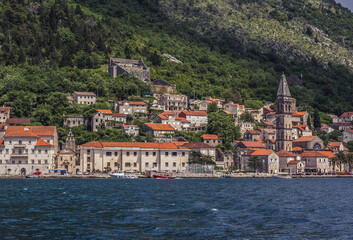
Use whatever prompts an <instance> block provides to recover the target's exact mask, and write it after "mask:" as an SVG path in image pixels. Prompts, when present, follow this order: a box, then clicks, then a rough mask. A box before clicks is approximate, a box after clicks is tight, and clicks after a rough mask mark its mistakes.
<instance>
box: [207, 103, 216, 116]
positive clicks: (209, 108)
mask: <svg viewBox="0 0 353 240" xmlns="http://www.w3.org/2000/svg"><path fill="white" fill-rule="evenodd" d="M213 112H218V106H217V103H210V104H208V105H207V113H208V114H210V113H213Z"/></svg>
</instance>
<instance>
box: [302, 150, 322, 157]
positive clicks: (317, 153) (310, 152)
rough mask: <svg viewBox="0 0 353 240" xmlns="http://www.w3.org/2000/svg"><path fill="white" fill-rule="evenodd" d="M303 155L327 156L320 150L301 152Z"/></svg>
mask: <svg viewBox="0 0 353 240" xmlns="http://www.w3.org/2000/svg"><path fill="white" fill-rule="evenodd" d="M300 156H302V157H327V156H326V155H325V154H322V153H321V152H318V151H305V152H302V154H300Z"/></svg>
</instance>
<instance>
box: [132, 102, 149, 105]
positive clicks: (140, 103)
mask: <svg viewBox="0 0 353 240" xmlns="http://www.w3.org/2000/svg"><path fill="white" fill-rule="evenodd" d="M129 103H130V105H147V104H146V103H145V102H129Z"/></svg>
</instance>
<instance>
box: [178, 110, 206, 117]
mask: <svg viewBox="0 0 353 240" xmlns="http://www.w3.org/2000/svg"><path fill="white" fill-rule="evenodd" d="M181 113H184V114H185V115H189V116H206V117H207V116H208V115H207V112H204V111H182V112H181ZM181 113H180V114H181ZM180 114H179V116H180Z"/></svg>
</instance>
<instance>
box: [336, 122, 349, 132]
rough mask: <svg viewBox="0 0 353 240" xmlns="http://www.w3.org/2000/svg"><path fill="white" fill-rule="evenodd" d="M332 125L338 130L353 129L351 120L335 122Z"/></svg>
mask: <svg viewBox="0 0 353 240" xmlns="http://www.w3.org/2000/svg"><path fill="white" fill-rule="evenodd" d="M331 127H332V128H333V129H334V130H337V131H345V130H348V129H353V124H352V123H351V122H337V123H333V124H332V125H331Z"/></svg>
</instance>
